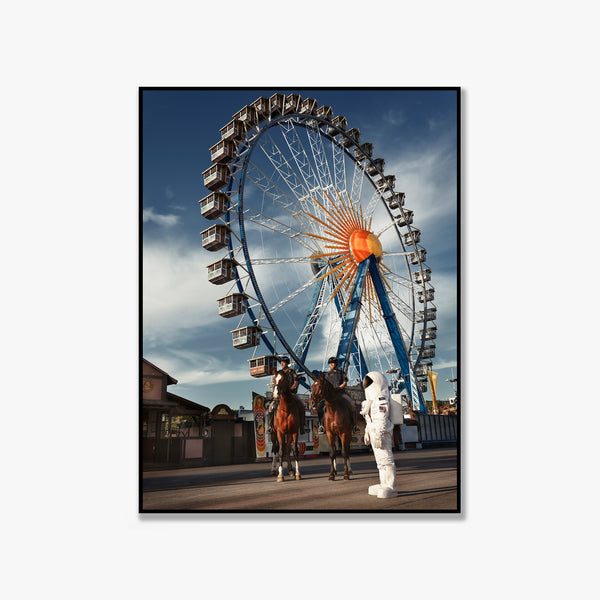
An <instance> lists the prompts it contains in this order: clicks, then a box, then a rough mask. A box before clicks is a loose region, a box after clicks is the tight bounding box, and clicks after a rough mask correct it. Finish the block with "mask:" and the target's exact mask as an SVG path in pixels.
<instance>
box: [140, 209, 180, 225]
mask: <svg viewBox="0 0 600 600" xmlns="http://www.w3.org/2000/svg"><path fill="white" fill-rule="evenodd" d="M142 220H143V222H144V223H147V222H148V221H151V222H152V223H156V224H157V225H161V226H164V227H173V226H174V225H177V223H178V222H179V217H178V216H177V215H158V214H156V213H155V212H154V208H153V207H152V206H151V207H150V208H145V209H144V210H143V211H142Z"/></svg>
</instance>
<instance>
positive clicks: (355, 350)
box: [334, 294, 369, 381]
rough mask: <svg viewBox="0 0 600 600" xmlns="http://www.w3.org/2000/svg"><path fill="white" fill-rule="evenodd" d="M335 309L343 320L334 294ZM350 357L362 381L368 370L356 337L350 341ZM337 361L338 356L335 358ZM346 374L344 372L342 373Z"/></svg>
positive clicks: (341, 310)
mask: <svg viewBox="0 0 600 600" xmlns="http://www.w3.org/2000/svg"><path fill="white" fill-rule="evenodd" d="M334 302H335V307H336V308H337V312H338V316H339V317H340V320H341V319H343V317H344V315H343V309H342V306H341V304H340V300H339V298H338V296H337V294H336V296H335V298H334ZM350 353H351V356H352V362H353V363H354V368H355V369H356V370H357V371H358V374H359V379H360V380H361V381H362V379H363V377H364V376H365V375H366V374H367V373H368V371H369V369H368V368H367V363H366V361H365V357H364V355H363V353H362V350H361V349H360V346H359V345H358V341H357V340H356V336H354V338H353V340H352V350H351V351H350ZM337 358H338V360H339V356H338V357H337ZM344 372H346V371H344Z"/></svg>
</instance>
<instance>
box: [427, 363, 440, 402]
mask: <svg viewBox="0 0 600 600" xmlns="http://www.w3.org/2000/svg"><path fill="white" fill-rule="evenodd" d="M427 375H428V376H429V383H430V385H431V400H432V401H433V410H435V411H436V412H437V409H438V407H437V401H436V395H435V394H436V391H437V376H438V374H437V373H435V372H434V371H427Z"/></svg>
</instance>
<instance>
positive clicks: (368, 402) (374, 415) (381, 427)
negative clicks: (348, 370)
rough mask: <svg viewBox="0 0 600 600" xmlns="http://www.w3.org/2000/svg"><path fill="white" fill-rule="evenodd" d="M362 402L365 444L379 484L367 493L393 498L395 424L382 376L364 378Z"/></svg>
mask: <svg viewBox="0 0 600 600" xmlns="http://www.w3.org/2000/svg"><path fill="white" fill-rule="evenodd" d="M363 387H364V390H365V400H364V402H363V403H362V408H361V411H360V414H361V415H363V416H364V417H365V421H366V422H367V426H366V428H365V444H367V445H368V444H371V446H372V447H373V453H374V454H375V460H376V461H377V468H378V469H379V481H380V483H379V484H377V485H371V486H369V494H371V495H372V496H377V497H378V498H392V497H393V496H396V494H397V489H396V463H395V462H394V455H393V454H392V435H393V433H392V432H393V430H394V425H393V424H392V420H391V417H390V392H389V390H388V381H387V379H386V377H385V375H384V374H383V373H379V372H377V371H372V372H370V373H367V374H366V375H365V378H364V379H363Z"/></svg>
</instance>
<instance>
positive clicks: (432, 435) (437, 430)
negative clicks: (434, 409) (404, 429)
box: [415, 414, 458, 444]
mask: <svg viewBox="0 0 600 600" xmlns="http://www.w3.org/2000/svg"><path fill="white" fill-rule="evenodd" d="M415 419H416V420H417V422H418V423H419V441H420V442H421V443H422V444H437V443H451V442H456V441H458V417H457V416H456V415H422V414H416V415H415Z"/></svg>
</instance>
